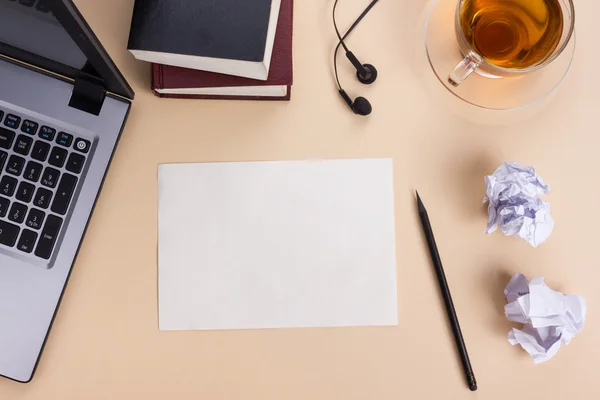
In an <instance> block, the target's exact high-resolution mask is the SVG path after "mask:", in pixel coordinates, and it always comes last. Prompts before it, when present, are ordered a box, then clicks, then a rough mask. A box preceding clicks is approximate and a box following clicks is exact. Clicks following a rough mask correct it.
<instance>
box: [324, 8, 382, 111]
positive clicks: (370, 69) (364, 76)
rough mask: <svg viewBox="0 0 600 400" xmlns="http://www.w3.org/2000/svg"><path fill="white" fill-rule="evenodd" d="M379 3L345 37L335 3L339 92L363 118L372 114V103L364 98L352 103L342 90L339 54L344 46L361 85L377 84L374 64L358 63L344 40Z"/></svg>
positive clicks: (336, 71) (334, 63)
mask: <svg viewBox="0 0 600 400" xmlns="http://www.w3.org/2000/svg"><path fill="white" fill-rule="evenodd" d="M377 1H379V0H373V1H372V2H371V4H369V6H368V7H367V8H366V9H365V11H363V13H362V14H361V15H360V16H359V17H358V18H357V20H356V21H354V23H353V24H352V26H350V29H348V31H347V32H346V33H345V34H344V36H342V35H340V31H339V29H338V27H337V23H336V21H335V10H336V7H337V3H338V0H335V3H333V27H334V28H335V33H336V34H337V37H338V40H339V41H338V44H337V46H336V47H335V52H334V53H333V70H334V72H335V80H336V82H337V85H338V92H339V93H340V95H341V96H342V98H343V99H344V101H345V102H346V104H348V106H349V107H350V109H351V110H352V111H354V113H355V114H357V115H362V116H366V115H369V114H371V111H372V110H373V107H372V106H371V103H369V100H367V99H365V98H364V97H357V98H356V99H355V100H354V101H352V98H351V97H350V96H349V95H348V93H346V91H345V90H344V89H343V88H342V85H341V84H340V78H339V76H338V70H337V54H338V51H339V49H340V46H342V47H343V48H344V51H345V52H346V58H348V60H349V61H350V63H352V65H353V66H354V68H356V77H357V78H358V80H359V82H360V83H362V84H364V85H370V84H372V83H373V82H375V80H376V79H377V69H376V68H375V67H374V66H373V65H372V64H363V63H361V62H360V61H358V58H356V56H355V55H354V53H352V52H351V51H350V50H349V49H348V46H346V43H345V42H344V40H345V39H346V38H347V37H348V35H350V33H352V31H353V30H354V28H356V26H357V25H358V24H359V23H360V21H362V20H363V18H364V17H365V16H366V15H367V14H368V13H369V11H371V9H372V8H373V6H375V3H377Z"/></svg>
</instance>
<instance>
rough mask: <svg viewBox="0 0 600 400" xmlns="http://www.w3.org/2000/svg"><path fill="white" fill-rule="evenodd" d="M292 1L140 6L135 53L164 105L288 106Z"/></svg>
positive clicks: (204, 0)
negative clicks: (185, 101) (184, 101)
mask: <svg viewBox="0 0 600 400" xmlns="http://www.w3.org/2000/svg"><path fill="white" fill-rule="evenodd" d="M292 30H293V0H251V1H250V0H136V2H135V7H134V10H133V18H132V23H131V31H130V34H129V44H128V49H129V51H130V52H131V53H132V54H133V55H134V56H135V58H137V59H139V60H143V61H148V62H151V63H152V90H153V92H154V93H155V94H156V95H158V96H160V97H177V98H197V99H239V100H289V99H290V95H291V88H292V81H293V72H292V71H293V66H292Z"/></svg>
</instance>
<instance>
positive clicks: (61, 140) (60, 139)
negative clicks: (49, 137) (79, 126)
mask: <svg viewBox="0 0 600 400" xmlns="http://www.w3.org/2000/svg"><path fill="white" fill-rule="evenodd" d="M56 143H58V144H60V145H61V146H66V147H69V146H71V143H73V135H70V134H68V133H66V132H60V133H59V134H58V136H57V137H56Z"/></svg>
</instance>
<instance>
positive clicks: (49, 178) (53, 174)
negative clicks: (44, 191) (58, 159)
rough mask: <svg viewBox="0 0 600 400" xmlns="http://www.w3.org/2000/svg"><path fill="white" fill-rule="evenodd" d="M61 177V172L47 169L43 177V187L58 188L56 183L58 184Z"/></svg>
mask: <svg viewBox="0 0 600 400" xmlns="http://www.w3.org/2000/svg"><path fill="white" fill-rule="evenodd" d="M59 177H60V172H58V170H56V169H54V168H51V167H46V169H45V170H44V174H43V175H42V180H41V182H42V185H44V186H48V187H49V188H52V189H54V188H55V187H56V183H57V182H58V178H59Z"/></svg>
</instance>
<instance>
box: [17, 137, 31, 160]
mask: <svg viewBox="0 0 600 400" xmlns="http://www.w3.org/2000/svg"><path fill="white" fill-rule="evenodd" d="M32 143H33V139H32V138H30V137H29V136H25V135H19V136H18V137H17V141H16V143H15V147H14V148H13V150H14V151H15V153H19V154H22V155H24V156H26V155H27V154H29V150H31V145H32Z"/></svg>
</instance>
